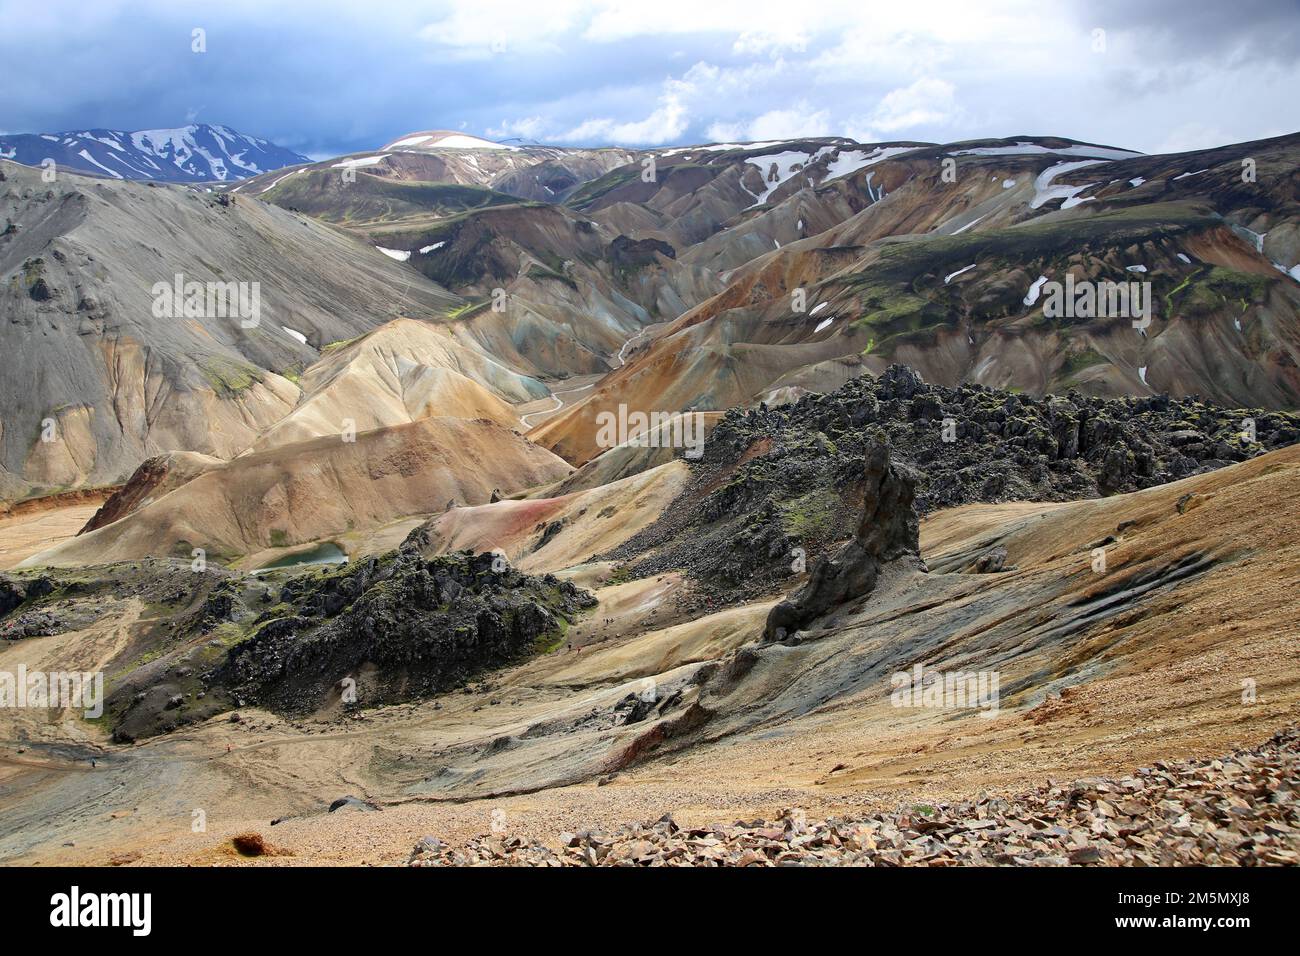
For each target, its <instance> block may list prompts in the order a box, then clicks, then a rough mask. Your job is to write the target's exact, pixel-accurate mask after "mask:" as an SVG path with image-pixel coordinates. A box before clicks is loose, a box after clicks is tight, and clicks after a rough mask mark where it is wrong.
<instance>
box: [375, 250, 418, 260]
mask: <svg viewBox="0 0 1300 956" xmlns="http://www.w3.org/2000/svg"><path fill="white" fill-rule="evenodd" d="M375 248H376V249H378V250H379V251H380V252H382V253H383V254H384V255H386V256H388V258H390V259H396V260H397V261H398V262H405V261H406V260H407V259H409V258H411V254H410V253H409V252H406V251H403V250H402V249H385V248H384V247H383V246H375Z"/></svg>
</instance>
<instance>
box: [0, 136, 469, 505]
mask: <svg viewBox="0 0 1300 956" xmlns="http://www.w3.org/2000/svg"><path fill="white" fill-rule="evenodd" d="M0 177H3V181H0V218H3V219H4V220H5V222H6V224H7V228H6V229H5V230H4V231H3V234H0V314H2V315H4V317H5V318H4V321H3V323H0V348H2V349H3V351H4V354H5V355H6V363H5V374H4V375H3V376H0V422H3V429H2V430H0V495H3V496H4V497H6V498H19V497H27V496H30V495H33V494H42V493H49V492H51V491H57V490H60V489H64V488H70V487H79V486H85V485H102V484H115V483H119V482H122V481H125V480H126V479H127V478H128V477H129V476H130V475H131V473H132V472H133V471H134V470H135V469H136V467H137V466H139V465H140V463H141V462H142V461H144V460H145V459H146V458H150V457H152V456H154V455H158V454H163V453H166V452H171V451H193V452H199V453H202V454H205V455H215V456H218V457H221V458H228V457H231V456H233V455H236V454H238V453H239V452H241V451H243V450H245V449H246V448H248V446H250V445H251V444H252V443H253V442H254V441H255V440H256V439H257V438H258V437H259V435H260V434H261V432H262V431H263V430H264V429H266V428H269V427H270V426H272V425H273V424H275V423H276V422H277V421H279V420H280V419H281V418H282V417H284V416H285V415H286V414H288V413H289V412H290V411H292V410H293V408H294V406H295V404H296V402H297V400H298V397H299V395H300V389H299V387H298V385H296V384H295V383H294V379H295V378H296V377H297V375H298V373H300V372H301V371H302V370H303V369H304V368H306V367H307V366H308V365H310V364H312V363H314V362H315V361H317V360H318V359H319V358H320V356H321V354H322V353H323V352H326V351H328V350H329V349H330V347H331V346H337V345H338V344H339V343H343V342H349V341H351V340H353V339H355V338H357V337H358V336H360V335H363V334H364V333H366V332H368V331H370V330H371V329H374V328H377V327H378V326H380V325H383V324H384V323H386V322H388V321H389V320H391V319H394V318H396V317H398V315H404V316H408V317H411V318H415V319H433V318H436V317H438V316H441V315H444V314H445V313H446V312H447V311H449V310H451V309H452V308H454V307H455V306H457V305H458V304H459V303H460V301H461V300H460V299H459V298H458V297H456V296H454V295H451V294H450V293H448V292H447V291H446V290H445V289H442V288H441V287H439V286H437V285H435V284H434V283H432V282H430V281H429V280H427V279H425V278H424V277H422V276H420V275H418V274H417V273H415V272H413V271H412V270H410V269H408V268H405V267H404V266H402V265H401V264H400V263H397V262H394V261H393V260H392V259H390V258H389V257H387V256H385V255H383V254H382V253H380V252H378V251H377V250H376V249H374V248H373V246H370V245H368V244H366V243H363V242H360V241H358V240H357V239H355V238H353V237H352V236H349V235H347V234H345V233H342V232H339V231H337V230H335V229H332V228H330V227H329V226H326V225H324V224H321V223H318V222H316V221H315V220H312V219H308V218H305V217H302V216H298V215H295V214H294V213H291V212H287V211H285V210H283V209H280V208H278V207H276V206H272V205H268V204H265V203H259V202H257V201H255V200H252V199H245V198H244V197H242V196H230V195H225V194H212V195H209V194H204V193H200V192H196V191H195V190H193V189H190V188H186V187H183V186H178V185H166V184H156V183H138V182H121V181H118V180H109V179H103V178H97V179H92V178H89V177H84V176H80V175H77V174H71V173H69V174H65V175H60V176H59V177H58V179H57V181H56V182H54V183H45V182H43V181H42V179H41V175H40V171H39V170H36V169H31V168H29V167H26V166H19V165H16V164H14V163H6V162H0ZM177 276H181V281H182V283H186V284H187V283H199V286H197V287H196V288H198V289H199V290H200V292H201V295H199V296H198V297H197V298H195V299H193V300H192V301H191V300H188V299H187V300H186V301H189V302H190V304H191V305H192V306H193V307H192V308H190V309H189V310H188V311H187V309H186V308H185V303H184V302H182V303H181V307H177V303H176V301H175V299H176V298H177V294H176V289H175V286H176V281H177V280H176V277H177ZM228 284H230V285H228ZM215 292H221V293H226V292H229V293H231V294H230V295H223V296H222V297H221V298H218V297H217V296H215V295H212V293H215ZM241 296H242V298H241ZM209 299H211V305H210V306H209ZM244 307H247V309H246V313H247V318H245V317H244V316H245V311H241V310H243V309H244ZM43 422H45V423H48V426H43V425H42V423H43ZM42 435H44V440H42Z"/></svg>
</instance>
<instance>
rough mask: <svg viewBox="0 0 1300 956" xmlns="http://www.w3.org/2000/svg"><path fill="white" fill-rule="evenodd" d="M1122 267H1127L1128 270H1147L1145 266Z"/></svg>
mask: <svg viewBox="0 0 1300 956" xmlns="http://www.w3.org/2000/svg"><path fill="white" fill-rule="evenodd" d="M1124 268H1125V269H1127V270H1128V271H1129V272H1146V271H1147V267H1146V266H1125V267H1124Z"/></svg>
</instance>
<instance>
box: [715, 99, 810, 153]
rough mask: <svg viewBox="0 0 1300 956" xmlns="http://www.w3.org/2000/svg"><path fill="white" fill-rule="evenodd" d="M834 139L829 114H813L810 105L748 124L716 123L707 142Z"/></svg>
mask: <svg viewBox="0 0 1300 956" xmlns="http://www.w3.org/2000/svg"><path fill="white" fill-rule="evenodd" d="M832 135H834V129H833V126H832V123H831V115H830V111H829V110H817V111H813V110H812V109H811V107H809V106H808V105H807V104H803V105H801V106H799V107H797V108H795V109H788V110H769V111H768V112H766V113H763V114H762V115H761V116H756V117H755V118H754V119H753V120H751V121H750V122H748V123H714V124H712V125H711V126H710V127H709V129H708V139H710V140H711V141H713V142H716V143H728V142H737V141H739V142H756V141H759V140H769V139H805V138H809V137H819V136H832Z"/></svg>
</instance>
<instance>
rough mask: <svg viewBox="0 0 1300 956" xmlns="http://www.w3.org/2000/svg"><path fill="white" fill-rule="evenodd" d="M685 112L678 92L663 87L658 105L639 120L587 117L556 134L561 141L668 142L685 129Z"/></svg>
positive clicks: (636, 144) (635, 144)
mask: <svg viewBox="0 0 1300 956" xmlns="http://www.w3.org/2000/svg"><path fill="white" fill-rule="evenodd" d="M688 116H689V114H688V112H687V109H686V105H685V104H684V103H683V102H682V96H681V92H680V91H678V90H674V89H667V90H665V91H664V93H663V95H662V96H660V98H659V102H658V105H657V106H656V107H655V108H654V110H653V111H652V112H651V113H650V115H649V116H647V117H646V118H645V119H643V120H633V121H629V122H619V121H617V120H612V119H589V120H584V121H583V122H581V123H579V124H578V125H577V126H575V127H574V128H573V129H571V130H569V131H568V132H567V133H564V134H562V135H560V136H554V137H551V138H552V139H559V140H563V141H565V142H573V143H583V142H607V143H626V144H628V145H634V146H642V145H655V144H658V143H669V142H672V141H673V140H675V139H677V137H679V136H681V135H682V134H683V133H684V132H686V126H687V120H688Z"/></svg>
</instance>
